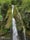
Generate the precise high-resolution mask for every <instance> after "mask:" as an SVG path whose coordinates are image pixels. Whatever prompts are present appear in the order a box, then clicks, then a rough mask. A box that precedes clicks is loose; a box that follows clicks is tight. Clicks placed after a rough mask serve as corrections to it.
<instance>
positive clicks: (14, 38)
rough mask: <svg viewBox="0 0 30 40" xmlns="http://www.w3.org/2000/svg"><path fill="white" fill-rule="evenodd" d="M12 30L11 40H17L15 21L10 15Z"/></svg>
mask: <svg viewBox="0 0 30 40" xmlns="http://www.w3.org/2000/svg"><path fill="white" fill-rule="evenodd" d="M13 10H14V5H12V15H13ZM12 26H13V27H12V30H13V40H18V32H17V28H16V21H15V18H14V17H12Z"/></svg>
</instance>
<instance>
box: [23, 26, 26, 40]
mask: <svg viewBox="0 0 30 40" xmlns="http://www.w3.org/2000/svg"><path fill="white" fill-rule="evenodd" d="M25 30H26V29H25V28H24V26H23V34H24V40H26V32H25Z"/></svg>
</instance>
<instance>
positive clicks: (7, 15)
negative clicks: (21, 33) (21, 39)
mask: <svg viewBox="0 0 30 40" xmlns="http://www.w3.org/2000/svg"><path fill="white" fill-rule="evenodd" d="M12 4H13V5H15V8H14V14H13V15H14V18H15V19H16V24H17V29H18V30H21V29H22V22H21V20H20V15H19V14H21V17H22V21H23V25H24V26H25V28H26V29H27V30H28V31H29V33H30V0H0V19H1V20H2V21H1V20H0V32H5V33H6V32H7V31H9V29H11V27H12V7H11V5H12ZM16 8H17V10H18V12H19V14H18V12H17V10H16ZM7 26H8V27H7Z"/></svg>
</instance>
